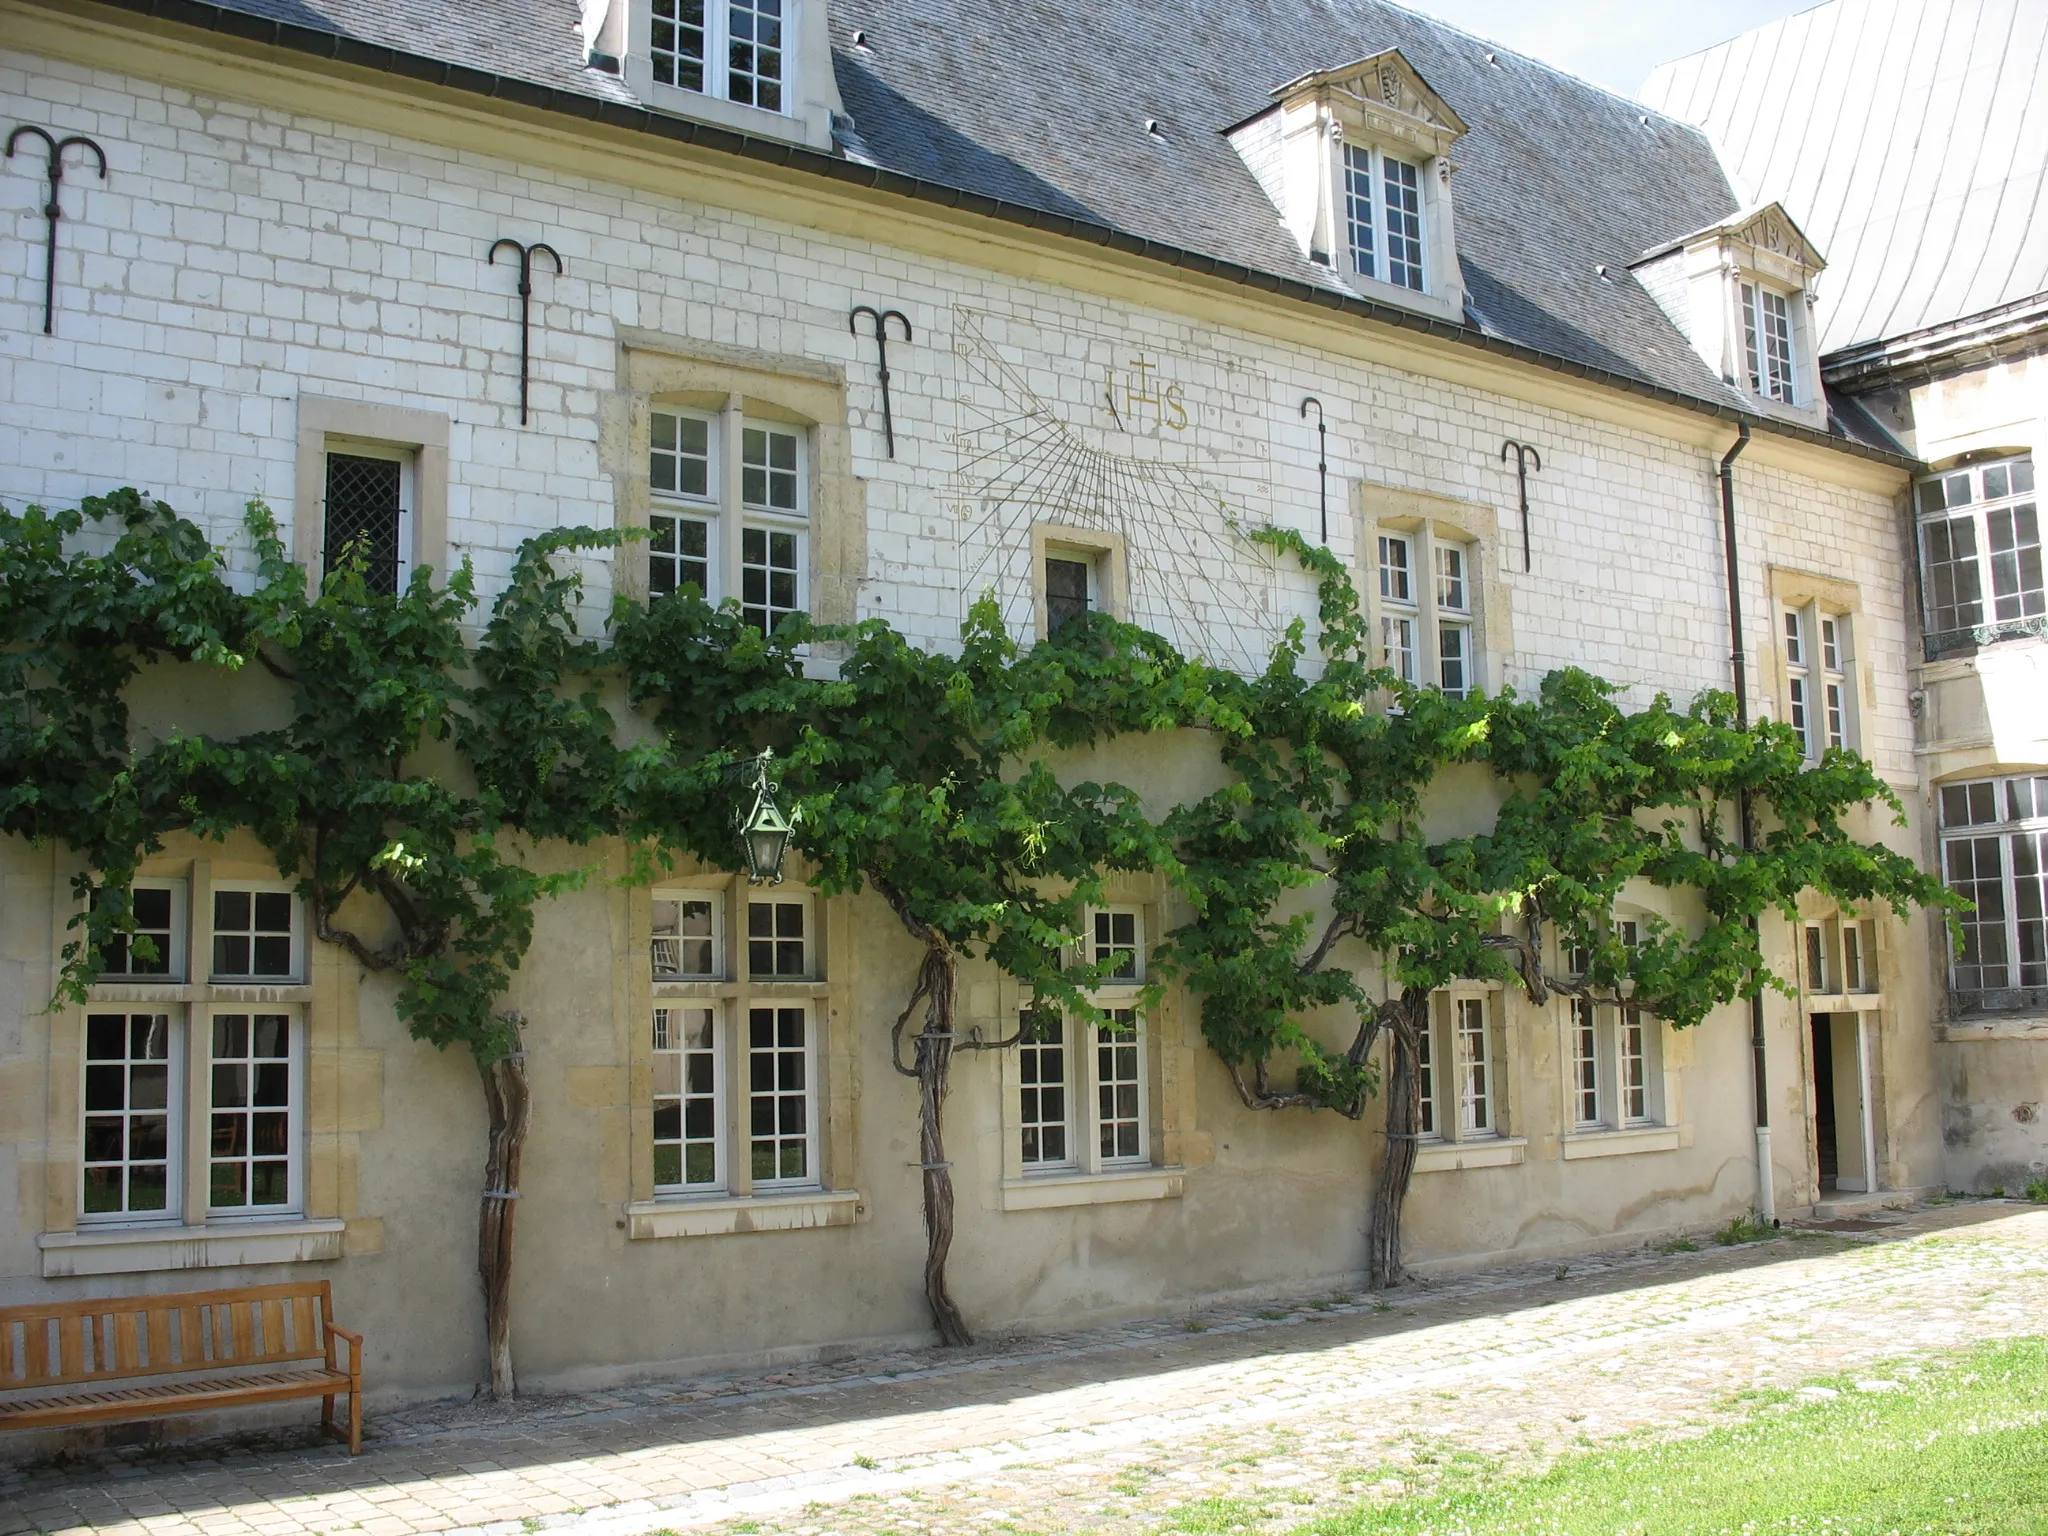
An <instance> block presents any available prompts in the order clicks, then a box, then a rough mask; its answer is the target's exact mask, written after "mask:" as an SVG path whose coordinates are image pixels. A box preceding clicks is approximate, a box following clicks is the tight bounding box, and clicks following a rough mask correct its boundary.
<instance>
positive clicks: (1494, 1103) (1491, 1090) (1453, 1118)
mask: <svg viewBox="0 0 2048 1536" xmlns="http://www.w3.org/2000/svg"><path fill="white" fill-rule="evenodd" d="M1492 996H1493V994H1491V993H1486V994H1474V993H1469V992H1460V993H1448V992H1439V993H1436V994H1435V995H1434V996H1432V997H1431V999H1430V1008H1429V1023H1428V1025H1427V1027H1426V1028H1425V1029H1424V1030H1423V1032H1422V1036H1421V1039H1420V1040H1419V1042H1418V1044H1419V1046H1420V1058H1419V1060H1418V1063H1417V1067H1418V1076H1419V1079H1420V1082H1419V1085H1418V1086H1419V1089H1420V1092H1421V1097H1422V1114H1421V1124H1420V1126H1419V1127H1418V1130H1419V1134H1421V1135H1423V1136H1426V1137H1432V1138H1435V1137H1443V1138H1446V1139H1451V1138H1455V1139H1456V1140H1459V1141H1471V1140H1475V1139H1484V1138H1487V1137H1491V1136H1499V1135H1503V1134H1505V1132H1504V1131H1503V1129H1502V1125H1503V1122H1504V1119H1505V1115H1504V1112H1503V1108H1502V1104H1501V1098H1500V1085H1499V1083H1498V1082H1497V1081H1496V1072H1497V1070H1498V1069H1497V1065H1496V1061H1495V1057H1496V1054H1497V1051H1498V1046H1497V1044H1496V1041H1495V1039H1494V1024H1493V1009H1494V1006H1495V1005H1494V1004H1493V1003H1492V1002H1491V1000H1490V999H1491V997H1492Z"/></svg>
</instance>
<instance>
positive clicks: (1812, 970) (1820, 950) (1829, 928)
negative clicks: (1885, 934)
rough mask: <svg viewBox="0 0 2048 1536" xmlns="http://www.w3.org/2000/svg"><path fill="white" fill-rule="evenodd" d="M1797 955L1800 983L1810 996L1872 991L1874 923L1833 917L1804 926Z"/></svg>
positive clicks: (1874, 971)
mask: <svg viewBox="0 0 2048 1536" xmlns="http://www.w3.org/2000/svg"><path fill="white" fill-rule="evenodd" d="M1803 939H1804V943H1803V945H1802V948H1801V952H1800V980H1801V981H1802V982H1803V983H1804V984H1805V987H1806V990H1807V991H1808V992H1809V993H1821V994H1829V993H1838V992H1875V991H1877V990H1878V985H1877V981H1878V977H1877V924H1876V923H1875V922H1874V921H1872V920H1871V919H1870V918H1854V917H1844V916H1841V915H1836V916H1834V917H1826V918H1821V919H1819V920H1818V921H1815V922H1810V923H1807V924H1806V925H1805V926H1804V930H1803Z"/></svg>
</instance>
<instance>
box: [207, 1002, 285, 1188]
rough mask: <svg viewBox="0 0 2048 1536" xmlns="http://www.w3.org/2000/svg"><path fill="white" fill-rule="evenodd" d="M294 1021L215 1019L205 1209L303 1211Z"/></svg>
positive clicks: (281, 1017) (238, 1016)
mask: <svg viewBox="0 0 2048 1536" xmlns="http://www.w3.org/2000/svg"><path fill="white" fill-rule="evenodd" d="M295 1075H296V1074H295V1072H294V1063H293V1059H292V1018H291V1015H290V1014H286V1013H215V1014H214V1016H213V1087H212V1104H211V1106H210V1113H211V1115H212V1119H211V1121H210V1123H209V1128H208V1134H209V1139H210V1145H209V1150H208V1156H209V1158H210V1159H211V1167H210V1169H209V1173H208V1179H207V1208H208V1209H209V1210H210V1211H216V1212H233V1211H240V1212H247V1213H251V1214H255V1213H260V1212H263V1211H275V1210H282V1209H285V1208H288V1207H290V1206H293V1205H296V1204H297V1203H298V1200H297V1196H296V1193H295V1191H294V1190H293V1188H292V1177H293V1168H294V1166H295V1160H294V1159H293V1157H292V1148H293V1147H294V1146H295V1145H296V1144H297V1143H298V1140H299V1137H298V1132H297V1127H296V1124H295V1122H296V1120H297V1118H298V1115H297V1101H298V1097H299V1095H298V1094H297V1092H296V1091H295V1087H296V1084H295V1082H294V1077H295Z"/></svg>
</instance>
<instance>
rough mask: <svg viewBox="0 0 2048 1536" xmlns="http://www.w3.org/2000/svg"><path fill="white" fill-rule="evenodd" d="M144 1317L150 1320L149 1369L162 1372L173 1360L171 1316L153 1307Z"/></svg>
mask: <svg viewBox="0 0 2048 1536" xmlns="http://www.w3.org/2000/svg"><path fill="white" fill-rule="evenodd" d="M143 1316H145V1317H147V1318H148V1319H149V1368H150V1369H151V1370H153V1371H160V1370H162V1369H163V1368H164V1367H165V1366H166V1365H168V1364H169V1363H170V1361H171V1359H172V1358H173V1355H172V1350H171V1314H170V1313H169V1312H168V1311H166V1310H165V1309H163V1308H161V1307H151V1308H150V1309H149V1311H147V1312H145V1313H144V1314H143Z"/></svg>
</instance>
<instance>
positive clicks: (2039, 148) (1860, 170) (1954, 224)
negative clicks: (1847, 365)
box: [1642, 0, 2048, 353]
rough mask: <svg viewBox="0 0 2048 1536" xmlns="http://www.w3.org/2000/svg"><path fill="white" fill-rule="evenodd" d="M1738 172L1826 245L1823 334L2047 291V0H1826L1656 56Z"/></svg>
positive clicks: (1677, 108) (1676, 109)
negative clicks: (1673, 54)
mask: <svg viewBox="0 0 2048 1536" xmlns="http://www.w3.org/2000/svg"><path fill="white" fill-rule="evenodd" d="M1642 96H1643V99H1644V100H1645V101H1647V102H1651V103H1654V104H1655V105H1656V106H1658V107H1661V108H1663V109H1664V110H1665V111H1668V112H1671V113H1674V114H1676V115H1678V116H1680V117H1683V118H1685V119H1687V120H1688V121H1691V122H1695V123H1698V124H1699V125H1700V126H1701V127H1703V128H1704V129H1705V130H1706V131H1707V132H1708V133H1709V134H1710V135H1711V136H1712V137H1713V139H1714V141H1715V143H1716V144H1717V145H1718V146H1719V148H1720V150H1721V153H1722V155H1723V156H1724V158H1725V161H1726V164H1727V166H1728V170H1729V173H1730V174H1731V175H1732V176H1733V177H1734V178H1735V179H1736V181H1738V182H1739V183H1741V184H1742V185H1741V190H1743V191H1744V192H1746V193H1747V194H1748V195H1750V196H1753V197H1757V198H1768V199H1773V200H1776V201H1780V202H1783V203H1784V204H1785V206H1786V207H1787V208H1788V209H1789V210H1790V211H1791V212H1792V214H1793V216H1794V217H1796V218H1797V219H1798V220H1799V221H1800V223H1801V225H1802V226H1803V227H1804V228H1805V229H1806V231H1807V232H1808V233H1809V234H1811V235H1812V236H1813V237H1814V239H1815V241H1816V242H1817V243H1818V244H1819V245H1820V248H1821V250H1822V251H1823V252H1825V253H1826V255H1827V258H1828V271H1827V276H1826V277H1825V278H1824V279H1823V280H1822V286H1821V289H1820V293H1821V299H1822V303H1821V305H1820V308H1819V313H1820V322H1821V350H1822V351H1823V352H1824V353H1826V352H1832V351H1835V350H1838V349H1840V348H1843V347H1849V346H1854V345H1856V344H1858V343H1862V342H1871V341H1877V340H1881V339H1885V338H1890V337H1896V336H1901V335H1905V334H1908V333H1911V332H1914V331H1920V330H1925V329H1927V328H1929V327H1931V326H1938V325H1943V324H1946V323H1948V322H1950V321H1954V320H1961V319H1964V318H1966V317H1968V316H1972V315H1977V314H1982V313H1983V312H1985V311H1987V310H1991V309H1996V308H1998V307H1999V306H2001V305H2005V304H2010V303H2014V302H2017V301H2020V300H2023V299H2027V298H2031V297H2033V296H2034V295H2036V294H2040V293H2042V292H2044V291H2048V217H2044V216H2043V212H2042V209H2043V200H2044V197H2048V5H2043V4H2042V3H2041V0H1831V3H1828V4H1824V5H1819V6H1816V7H1814V8H1813V9H1812V10H1809V11H1804V12H1801V13H1800V14H1799V15H1796V16H1788V17H1786V18H1784V19H1783V20H1781V21H1774V22H1772V23H1770V24H1769V25H1767V26H1762V27H1758V28H1757V29H1756V30H1755V31H1752V32H1746V33H1744V34H1743V35H1742V36H1741V37H1738V38H1736V39H1734V40H1733V41H1732V42H1728V43H1723V44H1722V45H1721V46H1719V47H1717V48H1709V49H1707V50H1705V51H1704V52H1701V53H1695V54H1691V55H1689V56H1687V57H1686V58H1683V59H1677V60H1674V61H1673V62H1671V63H1669V64H1663V65H1659V66H1658V67H1657V69H1655V70H1654V71H1652V72H1651V75H1650V78H1649V79H1648V80H1647V81H1645V82H1644V84H1643V90H1642Z"/></svg>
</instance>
